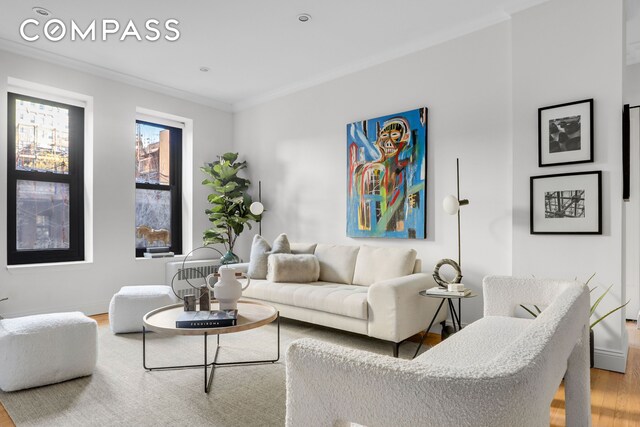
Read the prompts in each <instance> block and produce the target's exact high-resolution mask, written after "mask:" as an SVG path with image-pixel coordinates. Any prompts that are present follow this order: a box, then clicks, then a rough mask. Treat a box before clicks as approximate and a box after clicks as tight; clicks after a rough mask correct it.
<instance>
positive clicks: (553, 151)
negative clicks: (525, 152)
mask: <svg viewBox="0 0 640 427" xmlns="http://www.w3.org/2000/svg"><path fill="white" fill-rule="evenodd" d="M588 162H593V99H585V100H583V101H576V102H569V103H566V104H559V105H552V106H550V107H543V108H539V109H538V166H541V167H542V166H557V165H567V164H571V163H588Z"/></svg>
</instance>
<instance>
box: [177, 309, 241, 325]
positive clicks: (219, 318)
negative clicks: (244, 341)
mask: <svg viewBox="0 0 640 427" xmlns="http://www.w3.org/2000/svg"><path fill="white" fill-rule="evenodd" d="M237 323H238V310H211V311H185V312H183V313H180V315H179V316H178V318H177V319H176V328H216V327H224V326H235V325H236V324H237Z"/></svg>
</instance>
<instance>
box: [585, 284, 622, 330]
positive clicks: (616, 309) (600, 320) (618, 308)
mask: <svg viewBox="0 0 640 427" xmlns="http://www.w3.org/2000/svg"><path fill="white" fill-rule="evenodd" d="M611 286H613V285H611ZM630 302H631V300H629V301H627V302H625V303H624V304H622V305H621V306H620V307H616V308H614V309H613V310H611V311H610V312H608V313H607V314H605V315H604V316H602V317H601V318H599V319H598V320H596V321H595V322H593V323H592V324H591V326H589V328H590V329H593V327H594V326H596V325H597V324H598V323H600V322H602V321H603V320H604V319H606V318H607V317H608V316H609V315H610V314H613V313H615V312H616V311H618V310H620V309H621V308H622V307H624V306H625V305H627V304H629V303H630Z"/></svg>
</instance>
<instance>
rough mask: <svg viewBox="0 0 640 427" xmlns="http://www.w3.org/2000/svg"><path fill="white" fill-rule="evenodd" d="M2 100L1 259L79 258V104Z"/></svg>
mask: <svg viewBox="0 0 640 427" xmlns="http://www.w3.org/2000/svg"><path fill="white" fill-rule="evenodd" d="M8 100H9V105H8V144H7V145H8V155H7V158H8V168H7V263H8V264H9V265H15V264H37V263H45V262H64V261H81V260H84V202H83V191H84V181H83V177H84V164H83V157H84V108H81V107H77V106H74V105H67V104H62V103H59V102H53V101H50V100H46V99H40V98H34V97H31V96H25V95H19V94H16V93H9V94H8Z"/></svg>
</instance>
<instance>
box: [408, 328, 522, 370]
mask: <svg viewBox="0 0 640 427" xmlns="http://www.w3.org/2000/svg"><path fill="white" fill-rule="evenodd" d="M532 323H533V319H518V318H515V317H506V316H487V317H483V318H482V319H480V320H477V321H475V322H473V323H471V324H470V325H468V326H466V327H465V328H463V329H462V331H460V332H458V333H456V334H453V335H451V336H450V337H449V338H447V339H446V340H445V341H443V342H441V343H440V344H437V345H436V346H435V347H433V348H432V349H430V350H428V351H426V352H424V353H423V354H421V355H420V356H418V357H416V358H415V359H413V360H414V361H415V362H418V363H425V364H429V365H439V366H447V367H454V368H455V367H460V368H462V367H464V368H467V367H469V366H477V365H484V364H487V363H488V362H490V361H492V360H493V359H495V358H497V357H498V356H500V354H501V353H502V352H504V351H505V350H507V349H509V348H510V346H512V345H513V343H514V342H516V340H517V339H518V337H520V336H521V335H522V334H524V333H525V332H526V330H527V329H528V328H529V326H531V324H532Z"/></svg>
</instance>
